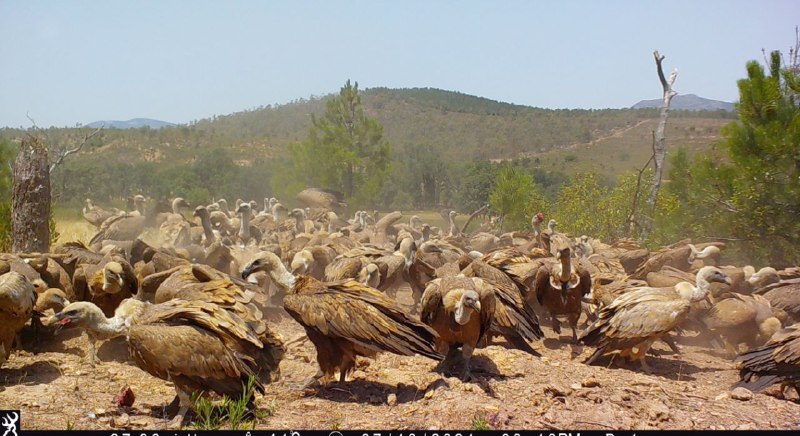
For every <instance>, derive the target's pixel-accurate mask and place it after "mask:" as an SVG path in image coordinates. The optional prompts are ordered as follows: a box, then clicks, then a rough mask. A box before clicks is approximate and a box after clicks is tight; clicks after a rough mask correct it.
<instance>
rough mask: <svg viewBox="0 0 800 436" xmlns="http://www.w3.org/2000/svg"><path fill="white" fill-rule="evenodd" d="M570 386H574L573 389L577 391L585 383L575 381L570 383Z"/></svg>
mask: <svg viewBox="0 0 800 436" xmlns="http://www.w3.org/2000/svg"><path fill="white" fill-rule="evenodd" d="M569 387H570V388H572V390H573V391H577V390H580V389H581V388H582V387H583V385H582V384H580V383H573V384H571V385H569Z"/></svg>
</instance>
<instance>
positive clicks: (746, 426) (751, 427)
mask: <svg viewBox="0 0 800 436" xmlns="http://www.w3.org/2000/svg"><path fill="white" fill-rule="evenodd" d="M736 430H756V425H755V424H753V423H752V422H748V423H747V424H742V425H740V426H738V427H736Z"/></svg>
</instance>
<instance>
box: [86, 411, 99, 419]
mask: <svg viewBox="0 0 800 436" xmlns="http://www.w3.org/2000/svg"><path fill="white" fill-rule="evenodd" d="M86 416H87V417H88V418H89V419H97V415H96V414H95V413H94V412H89V413H87V414H86Z"/></svg>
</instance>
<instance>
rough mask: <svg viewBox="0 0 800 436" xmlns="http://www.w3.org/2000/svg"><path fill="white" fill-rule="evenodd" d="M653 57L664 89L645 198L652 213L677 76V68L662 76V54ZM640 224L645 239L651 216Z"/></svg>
mask: <svg viewBox="0 0 800 436" xmlns="http://www.w3.org/2000/svg"><path fill="white" fill-rule="evenodd" d="M653 57H655V60H656V67H657V69H658V79H659V80H660V81H661V88H662V89H663V91H664V94H663V101H662V103H661V117H660V118H659V121H658V128H656V134H655V146H654V150H653V164H654V166H655V171H654V174H653V186H652V190H651V191H650V196H649V197H648V199H647V206H648V209H649V212H650V213H651V214H653V215H654V213H655V209H656V203H657V202H658V193H659V191H660V190H661V179H662V175H663V173H664V158H665V157H666V155H667V138H666V135H665V133H664V132H665V130H666V127H667V117H668V116H669V104H670V102H671V101H672V97H674V96H675V95H677V94H678V93H677V92H675V91H674V90H673V89H672V85H673V84H674V83H675V78H676V77H678V69H677V68H675V69H673V70H672V74H670V75H669V79H667V78H665V77H664V69H663V68H662V67H661V61H663V60H664V55H662V54H660V53H659V52H658V50H656V51H654V52H653ZM642 224H643V225H642V234H641V238H642V239H643V240H646V239H647V237H648V236H649V235H650V232H651V231H652V229H653V218H652V217H651V218H649V219H646V220H643V223H642Z"/></svg>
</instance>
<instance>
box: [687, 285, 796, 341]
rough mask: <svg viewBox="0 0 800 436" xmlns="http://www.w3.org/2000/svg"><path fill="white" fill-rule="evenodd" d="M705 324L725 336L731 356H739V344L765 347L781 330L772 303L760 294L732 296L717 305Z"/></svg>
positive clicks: (723, 338)
mask: <svg viewBox="0 0 800 436" xmlns="http://www.w3.org/2000/svg"><path fill="white" fill-rule="evenodd" d="M702 322H703V323H704V324H705V326H706V327H707V328H708V329H709V330H710V331H711V332H713V333H715V334H718V335H720V336H721V338H722V340H723V341H724V344H725V347H726V349H727V350H728V352H730V353H731V354H736V351H738V346H739V344H746V345H748V346H750V347H753V346H756V345H760V344H763V343H764V342H766V341H767V340H768V339H769V338H770V337H772V335H773V334H774V333H775V332H776V331H778V330H780V328H781V322H780V320H779V319H778V318H776V317H774V316H773V313H772V308H771V307H770V304H769V302H768V301H767V300H766V299H764V297H762V296H760V295H755V296H751V295H739V294H732V295H731V297H730V298H726V299H724V300H721V301H718V302H716V303H715V304H714V305H713V306H712V307H711V309H710V310H709V311H708V312H707V313H705V314H704V315H703V317H702Z"/></svg>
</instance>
